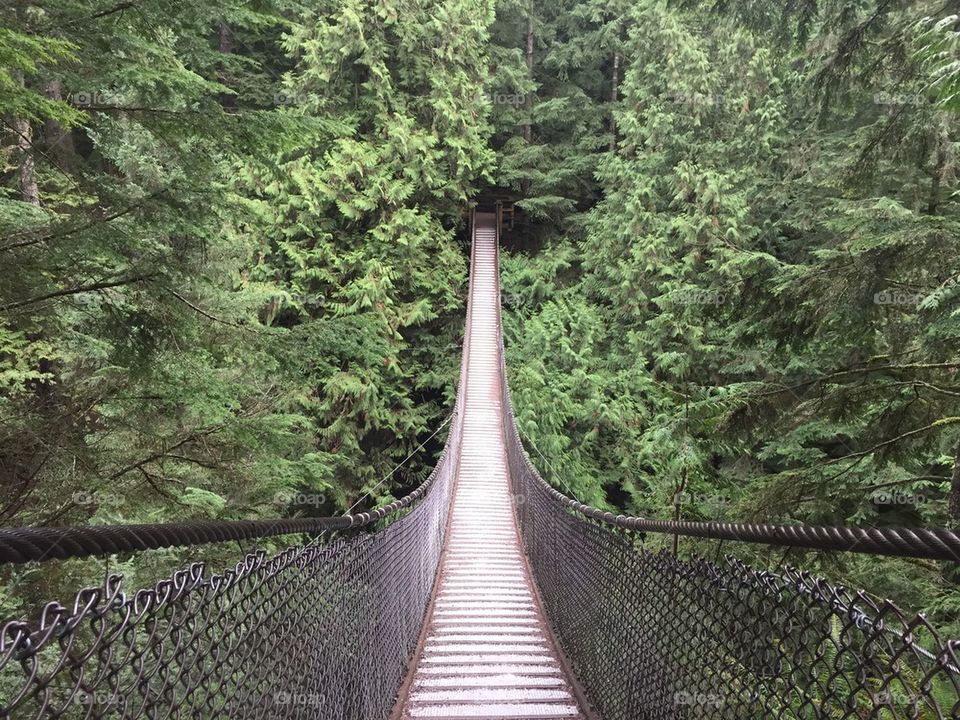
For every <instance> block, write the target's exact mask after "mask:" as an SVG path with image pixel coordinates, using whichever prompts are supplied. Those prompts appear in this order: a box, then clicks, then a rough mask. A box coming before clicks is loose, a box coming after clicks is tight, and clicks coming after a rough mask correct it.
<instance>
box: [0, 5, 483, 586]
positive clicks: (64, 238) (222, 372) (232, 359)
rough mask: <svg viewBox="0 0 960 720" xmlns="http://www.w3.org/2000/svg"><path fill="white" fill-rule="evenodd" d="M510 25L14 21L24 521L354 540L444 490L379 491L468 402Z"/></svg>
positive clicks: (25, 8)
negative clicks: (218, 524)
mask: <svg viewBox="0 0 960 720" xmlns="http://www.w3.org/2000/svg"><path fill="white" fill-rule="evenodd" d="M401 9H402V12H401ZM491 21H492V8H490V7H488V6H485V5H483V4H477V3H464V2H459V1H457V2H450V3H446V4H444V5H442V6H440V7H438V6H437V5H436V4H434V3H426V2H422V3H419V4H416V3H415V4H414V5H413V6H411V5H410V4H406V5H404V6H403V8H401V7H399V6H392V5H390V4H389V3H387V4H383V3H381V4H379V5H377V6H375V7H374V6H369V7H368V6H366V5H363V4H357V3H352V4H351V3H348V4H346V5H344V4H341V3H333V2H331V3H325V4H324V3H321V4H317V3H311V4H309V5H308V4H303V3H300V2H297V1H295V0H257V1H256V2H253V3H236V2H233V1H232V0H213V2H206V3H194V4H192V5H184V4H183V3H180V2H174V1H173V0H148V1H147V2H137V3H114V2H110V1H109V0H96V1H95V2H88V1H87V0H84V1H83V2H81V1H79V0H36V1H31V2H27V3H19V2H18V3H14V4H12V5H11V4H8V5H6V6H4V8H3V9H0V27H2V29H0V115H2V117H3V121H4V124H3V130H2V133H0V140H2V145H0V147H2V153H0V157H2V161H3V162H2V165H0V258H2V260H0V268H2V270H0V308H2V313H3V314H2V317H0V412H2V414H3V419H2V420H0V479H2V481H0V518H2V519H3V522H4V524H6V525H27V524H84V523H107V522H150V521H162V520H167V519H178V520H180V519H188V518H250V517H277V516H286V515H296V514H317V515H326V514H335V513H337V512H342V511H343V510H345V509H346V508H348V507H350V506H351V505H353V504H354V503H355V502H356V501H358V500H361V499H363V498H364V495H365V493H367V492H369V493H371V494H372V497H371V498H369V499H367V500H366V502H367V503H368V504H375V503H376V502H378V500H379V499H380V498H382V497H393V496H395V495H396V496H399V495H402V494H403V493H404V492H405V491H407V490H408V489H409V488H410V487H413V486H415V485H416V484H417V483H418V482H420V481H421V480H422V479H423V478H425V477H426V474H427V472H428V470H429V468H430V467H432V465H433V463H434V460H435V451H436V450H437V449H438V446H437V445H431V446H430V447H428V450H427V452H425V453H422V454H420V455H419V456H418V457H417V458H416V459H415V460H414V461H412V462H411V463H408V465H407V466H405V467H404V468H403V469H402V470H401V471H400V472H398V473H396V474H395V475H394V477H393V480H392V482H391V483H387V484H385V485H382V486H379V487H378V486H377V483H378V482H379V480H380V478H382V477H383V476H384V475H386V474H387V473H388V472H389V471H390V470H391V469H392V468H393V466H394V465H395V464H396V463H397V462H399V461H400V460H401V459H402V458H403V457H405V456H406V454H407V453H408V452H410V451H411V450H413V449H414V448H415V447H417V445H418V444H419V442H420V441H421V440H422V439H423V438H424V437H426V436H427V435H429V434H430V433H431V432H432V430H433V429H434V427H435V426H436V425H437V424H439V422H441V421H442V419H443V418H444V417H445V416H446V414H447V413H448V412H449V408H450V406H451V404H452V395H453V388H454V387H455V375H456V369H457V367H458V365H457V355H458V349H459V343H460V337H459V336H460V332H461V331H460V328H461V327H462V325H461V323H460V320H459V317H460V314H461V312H462V307H463V299H464V294H465V286H466V277H467V268H466V260H465V254H464V252H463V248H462V247H461V245H460V244H459V243H458V242H457V239H456V233H457V231H458V230H459V229H460V226H461V224H462V223H461V213H462V209H463V207H464V205H465V203H466V200H467V198H468V197H469V196H470V194H471V193H472V192H473V190H472V187H473V183H475V182H476V181H477V180H479V179H480V178H482V177H483V176H484V175H485V174H486V173H488V171H489V168H490V167H491V165H492V157H493V156H492V152H491V151H490V150H489V149H488V148H487V142H486V138H487V135H488V134H489V128H488V125H487V121H486V119H485V111H484V110H483V108H482V107H481V106H478V104H477V102H476V88H477V87H479V86H481V85H483V83H484V82H485V75H486V72H487V69H486V54H485V53H486V32H487V26H488V25H489V23H490V22H491ZM451 26H457V27H458V28H459V31H458V33H457V34H456V35H454V34H451V33H449V32H447V31H446V29H447V28H448V27H451ZM345 56H346V57H349V58H350V62H347V63H344V57H345ZM437 442H439V439H438V441H437ZM298 498H299V499H298ZM304 499H305V500H306V502H301V500H304ZM234 551H235V548H234ZM171 556H172V557H168V558H167V560H162V559H161V560H159V561H158V563H157V565H156V566H154V565H152V564H151V562H152V561H149V560H146V559H144V560H143V561H142V563H141V564H139V565H138V567H137V570H139V571H142V572H137V571H134V570H132V569H131V568H127V570H128V571H130V572H133V575H134V578H135V580H134V581H136V579H149V578H150V577H151V575H152V573H153V570H156V568H157V567H164V566H165V563H166V562H168V561H176V560H178V559H179V560H182V559H185V558H187V556H189V553H180V554H178V553H173V554H171ZM135 564H136V563H135ZM151 567H152V568H153V570H151ZM72 572H73V571H72V570H71V571H69V572H67V571H65V572H64V573H63V574H62V576H61V575H59V574H58V573H57V572H56V571H54V570H49V571H44V572H42V573H40V574H39V575H30V574H29V573H28V574H27V576H24V577H23V578H20V581H21V583H22V584H23V586H22V587H21V589H20V591H19V593H20V594H19V596H17V600H18V601H19V602H22V603H24V604H27V603H28V601H29V595H30V593H32V592H33V591H34V590H35V591H36V594H37V597H39V596H40V595H41V594H44V593H46V592H50V591H51V589H52V588H54V587H55V586H56V583H57V582H59V581H60V580H63V581H64V582H67V581H68V580H70V578H71V577H73V575H72V574H71V573H72ZM77 572H78V573H81V574H82V571H81V570H77ZM58 578H60V580H58ZM4 579H5V580H6V579H8V578H7V577H6V576H5V577H4ZM15 579H16V578H14V580H15ZM44 599H46V598H44Z"/></svg>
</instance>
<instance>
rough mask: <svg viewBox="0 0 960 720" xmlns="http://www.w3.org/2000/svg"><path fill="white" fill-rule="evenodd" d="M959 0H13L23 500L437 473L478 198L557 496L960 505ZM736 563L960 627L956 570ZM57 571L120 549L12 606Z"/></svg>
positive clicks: (228, 498)
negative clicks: (497, 213)
mask: <svg viewBox="0 0 960 720" xmlns="http://www.w3.org/2000/svg"><path fill="white" fill-rule="evenodd" d="M954 13H960V3H957V2H928V1H926V0H917V1H915V2H903V1H899V2H897V1H892V0H856V1H855V2H838V1H836V0H823V1H821V2H817V1H816V0H743V1H741V2H734V3H730V2H725V1H724V0H712V1H710V2H697V1H695V0H683V1H681V0H676V1H673V2H667V1H665V0H629V1H624V0H605V1H603V2H601V1H600V0H558V1H557V2H552V3H543V2H539V1H538V0H533V1H532V2H527V3H520V2H513V1H512V0H501V2H499V3H492V2H479V1H478V0H472V1H471V0H447V1H445V2H392V1H391V0H377V1H376V2H359V1H358V0H337V1H334V0H310V1H302V0H254V1H252V2H241V1H240V0H208V1H207V2H202V3H186V2H181V1H179V0H129V1H118V0H12V2H7V3H5V4H4V5H3V7H2V8H0V116H2V118H3V127H2V131H0V138H2V161H3V164H2V167H0V188H2V193H0V258H2V260H0V307H2V322H0V359H2V363H0V523H2V524H3V525H4V526H24V525H83V524H103V523H118V522H151V521H160V520H167V519H173V518H177V519H182V518H194V519H199V518H223V519H231V518H232V519H236V518H253V517H276V516H281V515H330V514H336V513H339V512H343V511H345V510H346V509H348V508H350V507H352V506H354V505H355V504H356V503H358V502H359V503H365V504H366V505H367V506H369V505H371V504H376V503H385V502H389V501H390V500H392V499H393V498H395V497H399V496H401V495H403V494H405V493H407V492H409V490H410V489H411V488H413V487H415V486H416V485H417V484H418V483H419V482H421V481H422V480H423V479H424V478H425V477H426V476H427V474H428V472H429V469H430V467H431V466H432V465H433V463H434V462H435V460H436V456H437V451H438V450H439V448H440V447H441V445H442V439H443V434H442V432H441V433H440V434H436V431H437V429H438V428H439V427H440V425H441V424H442V423H443V421H444V419H445V418H446V417H447V416H448V414H449V412H450V408H451V407H452V403H453V394H454V388H455V381H456V373H457V368H458V360H459V358H458V356H459V350H460V343H461V335H462V327H463V326H462V321H461V318H462V313H463V309H464V302H465V297H466V284H467V253H468V249H467V245H468V242H467V237H466V234H465V223H464V218H465V216H466V210H467V208H468V207H469V203H470V202H471V201H472V200H474V199H476V198H478V197H497V198H500V199H503V200H504V201H505V202H508V203H513V204H514V206H515V208H516V212H515V217H514V222H513V223H512V224H511V228H510V229H509V230H505V232H504V253H503V257H502V274H503V280H502V284H503V304H504V314H505V333H506V343H507V359H508V366H509V369H510V376H511V377H510V380H511V386H512V391H513V398H514V403H515V405H516V409H517V415H518V420H519V422H520V426H521V429H522V432H523V433H524V435H525V436H526V440H527V441H528V442H529V444H530V445H529V449H530V453H531V455H532V457H533V458H534V460H535V462H536V463H537V464H538V465H539V467H540V470H541V472H543V473H544V474H545V475H546V476H547V477H548V479H550V480H551V482H553V483H554V484H555V485H556V486H557V487H558V488H560V489H562V490H565V491H568V492H570V493H571V494H573V495H575V496H576V497H578V498H579V499H580V500H582V501H584V502H588V503H591V504H594V505H598V506H601V507H605V508H609V509H617V510H619V511H622V512H627V513H630V514H637V515H645V516H653V517H664V518H683V519H727V520H745V521H753V520H757V521H761V520H762V521H777V522H798V521H799V522H807V523H817V524H855V525H863V526H871V525H908V526H919V525H924V526H949V527H956V526H960V427H958V424H960V404H958V399H960V381H958V380H957V377H956V375H957V371H958V370H960V353H958V347H960V345H958V340H960V324H958V316H960V285H958V281H960V242H958V236H960V214H958V209H960V208H958V196H957V190H958V182H957V172H956V170H957V162H956V155H955V149H954V142H953V137H954V136H955V135H956V134H957V112H958V110H960V57H958V48H960V35H958V32H960V18H958V16H957V15H956V14H954ZM410 455H412V458H410V460H409V461H408V462H406V463H405V464H404V465H403V466H402V467H401V468H400V469H399V470H397V471H396V472H393V470H394V468H395V466H396V465H397V464H398V463H400V462H401V461H403V460H405V459H406V458H407V457H408V456H410ZM391 473H392V474H391ZM650 541H651V543H653V544H656V543H658V542H666V543H669V539H666V540H658V539H656V538H651V539H650ZM680 549H681V551H682V552H708V551H709V552H711V553H712V552H715V551H716V552H720V551H721V549H719V548H716V547H715V546H707V545H705V544H699V543H696V542H694V541H682V542H681V545H680ZM722 551H723V552H737V553H742V554H744V555H745V556H749V557H751V558H752V559H753V560H754V561H755V562H757V563H758V564H760V565H774V564H777V563H782V562H789V563H793V564H797V565H799V566H800V567H804V568H808V569H810V570H813V571H816V572H821V573H823V574H826V575H828V576H830V577H832V578H834V579H838V580H841V581H847V582H850V583H852V584H854V585H857V586H862V587H866V588H868V589H869V590H870V591H871V592H874V593H876V594H878V595H881V596H893V597H896V598H897V599H898V600H900V601H901V602H904V603H906V604H907V605H908V606H910V607H912V608H914V609H917V610H920V609H924V610H926V611H927V612H929V613H930V614H931V615H934V616H935V617H936V618H937V619H938V620H939V621H940V622H941V623H942V624H944V625H945V626H946V627H948V628H949V629H951V630H953V631H960V592H958V590H957V583H958V582H960V576H958V575H957V574H956V570H955V567H953V566H952V565H951V566H947V565H946V564H940V563H933V562H929V563H927V562H921V561H894V560H889V559H884V560H877V559H871V558H851V557H850V556H844V557H839V556H831V555H824V554H816V553H805V554H801V553H800V552H794V553H792V554H787V555H785V554H784V552H783V550H782V549H781V550H777V551H776V553H775V554H770V555H766V554H765V553H766V552H767V551H765V550H757V549H749V548H735V547H726V548H722ZM125 563H126V564H125V571H126V572H127V573H128V574H131V575H132V576H133V579H134V581H135V580H136V577H137V575H136V574H137V572H140V571H142V570H143V568H142V567H140V566H138V565H136V564H135V563H133V562H132V561H125ZM5 572H6V571H5ZM52 572H77V573H83V572H87V571H86V570H82V569H77V570H74V571H66V570H62V569H60V570H56V571H51V570H49V569H45V570H44V572H43V573H41V572H40V571H39V570H38V569H36V568H32V569H27V570H23V571H19V570H18V571H17V572H16V573H13V572H8V573H7V574H6V575H5V576H3V577H2V578H0V579H2V580H3V581H4V582H5V583H6V585H7V588H6V590H5V591H2V594H0V607H7V606H8V605H10V606H16V605H17V604H18V603H19V600H18V596H17V592H20V591H16V590H15V588H16V587H18V586H20V587H22V583H23V581H24V575H23V574H22V573H25V574H26V576H28V577H29V578H30V579H31V580H32V582H34V584H39V585H43V584H44V583H46V582H53V580H52V579H51V578H50V577H48V575H49V574H50V573H52ZM953 634H954V635H957V634H960V632H954V633H953Z"/></svg>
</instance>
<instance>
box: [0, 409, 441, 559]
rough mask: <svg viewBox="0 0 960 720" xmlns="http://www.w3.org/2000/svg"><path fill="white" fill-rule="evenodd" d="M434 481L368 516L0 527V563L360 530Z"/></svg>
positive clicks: (403, 505)
mask: <svg viewBox="0 0 960 720" xmlns="http://www.w3.org/2000/svg"><path fill="white" fill-rule="evenodd" d="M454 412H457V411H456V410H455V411H454ZM453 417H454V415H453V414H451V415H450V416H449V417H448V418H447V419H446V420H445V421H444V422H443V423H442V424H441V425H440V427H438V428H437V430H436V431H435V432H434V435H436V434H437V432H439V431H440V430H441V429H442V428H443V427H444V426H446V425H447V424H448V423H449V422H450V420H451V419H452V418H453ZM431 437H432V436H431ZM445 452H446V447H444V450H443V453H445ZM442 459H443V454H441V458H440V460H439V461H438V463H437V465H438V466H439V465H440V462H442ZM435 478H436V473H435V472H433V473H431V474H430V476H429V477H428V478H427V479H426V480H425V481H424V482H423V483H422V484H421V485H419V486H418V487H417V488H416V489H415V490H413V491H412V492H411V493H409V494H408V495H406V496H404V497H403V498H401V499H400V500H395V501H393V502H392V503H390V504H388V505H384V506H382V507H378V508H376V509H374V510H370V511H369V512H363V513H346V514H344V515H336V516H330V517H319V518H278V519H265V520H197V521H185V522H165V523H143V524H130V525H93V526H74V527H24V528H4V529H0V564H2V563H26V562H31V561H35V562H43V561H47V560H67V559H70V558H82V557H90V556H97V555H111V554H114V553H128V552H142V551H144V550H158V549H161V548H172V547H191V546H194V545H203V544H207V543H219V542H228V541H234V540H252V539H258V538H267V537H275V536H277V535H292V534H309V535H317V534H320V533H323V532H334V531H343V530H351V529H356V530H359V529H361V528H368V527H371V526H373V525H375V524H376V523H378V522H380V521H381V520H384V519H387V518H390V517H391V516H393V515H395V514H397V513H399V512H401V511H403V510H406V509H408V508H410V507H411V506H412V505H413V504H414V503H416V502H417V501H418V500H420V499H421V498H423V497H424V495H426V493H427V492H429V490H430V487H431V486H432V485H433V482H434V480H435Z"/></svg>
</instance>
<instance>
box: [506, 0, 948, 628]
mask: <svg viewBox="0 0 960 720" xmlns="http://www.w3.org/2000/svg"><path fill="white" fill-rule="evenodd" d="M574 5H575V6H576V7H577V8H578V9H577V10H576V12H575V13H574V14H575V15H576V16H577V17H578V18H579V17H582V18H584V19H583V20H578V23H577V29H578V31H579V33H582V34H583V35H584V36H588V35H589V33H591V32H594V31H598V30H597V29H596V28H595V26H594V25H593V24H592V23H594V22H596V20H595V18H596V17H597V16H596V14H593V15H591V11H590V10H589V8H590V7H591V4H590V3H589V2H587V1H584V2H579V3H575V4H574ZM800 6H804V8H805V9H804V10H803V11H802V12H801V11H800ZM811 7H812V8H813V9H811ZM939 11H940V10H939V7H938V6H935V5H934V4H933V3H913V4H911V5H910V6H909V7H907V6H904V5H903V4H896V3H880V2H863V3H856V4H854V5H851V4H849V3H846V4H840V3H827V4H823V6H821V7H815V6H812V5H811V4H790V5H787V4H783V5H782V6H781V5H779V4H777V3H769V2H752V3H737V4H715V3H700V2H685V3H672V2H663V1H660V0H637V1H636V2H633V3H631V4H630V7H629V8H628V10H627V12H626V13H625V16H624V17H623V18H622V19H621V21H620V22H621V29H622V32H623V35H622V38H623V39H622V41H621V45H620V47H621V49H622V54H623V66H624V68H625V69H624V71H623V74H622V76H621V77H622V82H621V84H620V88H619V90H620V100H619V101H618V103H616V105H615V108H614V114H615V119H616V128H617V142H616V146H615V148H613V149H612V150H610V149H606V148H602V147H601V148H600V152H599V154H595V156H594V163H595V167H596V175H595V180H596V182H597V187H596V188H590V189H586V190H584V191H583V192H581V193H579V194H577V195H576V198H575V200H574V203H573V204H574V206H576V207H578V208H580V209H584V208H591V209H590V210H589V213H588V214H587V215H586V217H585V219H584V220H583V221H582V223H578V224H577V226H578V227H582V231H581V230H578V229H567V230H566V232H563V231H561V232H556V231H553V232H548V233H547V234H546V239H545V240H543V241H542V246H541V247H540V248H538V252H537V253H535V254H533V255H529V254H518V255H517V256H515V257H513V258H506V259H505V261H504V266H505V269H504V278H503V286H504V294H505V297H506V298H508V299H509V298H511V297H515V296H517V297H521V298H524V302H521V303H517V304H514V305H511V304H510V303H509V302H508V303H507V305H506V307H507V320H506V327H507V329H508V339H509V341H510V342H509V348H508V361H509V366H510V368H511V371H512V377H511V380H512V386H513V391H514V397H515V398H516V404H517V407H518V414H519V416H520V418H521V424H522V425H523V426H524V430H525V431H526V433H527V434H528V435H529V437H530V440H531V441H532V443H533V444H534V445H535V446H536V447H537V448H538V449H539V450H540V451H541V452H542V453H543V455H544V458H543V459H541V462H540V466H541V469H543V470H544V471H547V470H548V468H547V463H549V464H550V465H552V466H553V468H554V470H553V471H551V472H550V473H549V474H550V475H551V479H552V480H553V481H554V482H555V483H556V484H557V486H558V487H561V488H562V487H564V486H568V487H569V488H570V489H571V490H573V491H575V493H576V494H577V495H578V496H579V497H580V498H581V499H582V500H584V501H586V502H594V503H596V504H600V505H602V506H607V507H610V508H611V509H618V510H621V511H627V512H631V513H635V514H641V515H649V516H655V517H675V516H679V517H682V518H685V519H700V520H739V521H751V520H756V521H778V522H793V521H802V522H808V523H822V524H850V523H856V524H860V525H940V526H942V525H949V524H956V523H957V522H958V521H960V516H958V514H957V513H958V512H960V497H958V498H952V494H956V493H957V492H958V491H957V490H956V489H954V490H952V491H951V478H952V476H953V475H954V473H955V467H956V466H957V463H958V462H960V461H958V460H957V450H956V448H957V447H958V445H957V440H958V437H960V436H958V428H957V416H958V415H960V412H958V410H960V407H958V405H957V398H958V397H960V392H958V388H957V387H956V383H955V381H954V380H955V377H954V376H955V374H956V371H957V368H958V367H960V357H958V356H957V351H956V348H957V342H956V341H957V320H956V319H957V317H958V314H960V308H958V306H957V293H958V291H957V266H958V264H960V257H958V255H957V247H958V243H957V238H958V236H960V225H958V224H957V223H958V206H957V205H956V185H957V179H956V173H955V165H956V162H955V157H954V149H953V146H954V142H953V140H954V136H955V134H956V128H957V125H956V118H955V116H954V114H953V113H952V110H953V106H952V102H953V101H952V98H953V91H952V90H951V85H950V83H951V82H952V80H951V73H952V72H953V70H954V69H955V68H953V65H952V64H951V63H952V62H953V53H954V49H955V48H954V38H953V36H952V34H951V33H953V32H954V30H955V27H956V22H955V19H951V18H940V17H930V16H932V15H933V13H935V12H939ZM588 17H589V20H587V19H586V18H588ZM925 17H927V18H928V19H926V20H924V19H923V18H925ZM772 18H780V19H781V24H780V25H779V26H778V25H775V24H773V23H772ZM541 37H542V38H544V39H543V44H544V46H545V47H541V48H540V49H539V51H538V52H539V53H540V55H541V56H544V57H550V56H554V55H565V54H567V53H570V51H571V48H570V46H572V45H574V42H575V41H573V40H571V39H570V38H573V37H578V36H577V35H576V34H574V33H563V34H560V33H558V35H557V37H556V39H554V38H553V37H550V36H549V35H548V34H547V36H546V37H544V35H543V34H541ZM598 44H599V43H595V45H598ZM575 57H576V58H577V62H578V63H580V62H586V60H585V59H584V57H583V56H579V55H577V56H575ZM591 67H594V68H595V67H596V66H591ZM540 72H541V74H549V71H548V70H547V69H546V68H543V69H541V70H540ZM566 76H567V73H566V71H558V72H557V73H556V74H555V75H554V76H553V77H552V80H546V79H542V78H539V77H538V81H539V82H540V84H541V87H546V86H549V84H550V82H557V83H559V82H561V81H563V80H564V79H565V77H566ZM594 98H595V99H594V100H593V107H594V111H599V110H601V109H602V106H603V105H604V104H608V103H604V100H603V98H599V97H598V96H597V95H594ZM540 107H543V108H544V110H543V114H544V115H546V114H551V115H553V117H560V116H561V115H562V113H563V105H562V104H559V103H555V102H553V101H552V100H549V101H548V100H544V102H543V105H542V106H540ZM537 127H539V126H537ZM568 127H569V126H568ZM521 141H522V133H521V132H519V131H516V132H515V137H514V138H512V139H510V140H508V141H507V142H506V143H505V145H504V147H506V148H509V147H512V145H511V143H513V144H516V143H519V142H521ZM548 166H549V164H545V165H544V167H548ZM550 203H551V198H550V193H548V192H545V196H544V197H543V198H541V197H540V191H539V188H538V187H537V186H536V185H535V184H531V185H530V198H529V199H528V200H526V201H525V202H524V205H527V204H529V206H530V207H532V208H540V207H546V206H548V205H549V204H550ZM542 214H545V213H542ZM561 230H562V229H561ZM557 258H563V265H562V266H560V265H558V264H557ZM534 289H535V290H534ZM534 456H535V457H536V456H537V453H536V452H535V453H534ZM954 503H956V504H954ZM653 542H657V540H655V539H654V540H653ZM682 545H683V546H685V547H687V548H688V549H697V550H700V551H708V552H713V550H714V548H711V547H709V546H706V545H704V544H701V543H696V542H695V541H686V542H685V543H682ZM737 552H741V553H742V554H743V555H744V556H746V557H748V558H750V559H752V560H754V561H757V562H760V563H764V564H774V563H779V562H781V561H782V557H781V556H782V551H781V552H780V553H779V554H778V555H775V556H773V557H766V556H763V553H762V551H761V550H758V549H756V548H752V549H751V548H739V549H737ZM791 559H792V560H793V561H794V562H797V563H802V564H803V566H804V567H808V568H810V569H814V570H818V569H819V570H823V571H826V572H828V573H829V574H831V575H832V576H834V577H839V578H842V579H844V580H847V581H849V582H850V583H852V584H855V585H858V586H863V587H869V588H870V589H872V590H874V591H876V592H877V593H878V594H886V595H892V596H894V597H896V598H898V599H900V600H901V601H903V602H905V603H907V604H912V605H913V606H915V607H926V608H928V609H930V610H931V611H932V612H935V613H937V615H938V619H939V620H940V621H941V622H943V623H945V624H951V623H956V620H957V618H958V615H957V613H956V608H955V607H954V605H953V604H951V603H952V601H951V600H947V601H946V602H942V601H936V603H935V604H934V603H933V602H932V601H931V598H934V597H937V598H953V597H955V595H956V590H955V588H954V583H955V582H956V577H955V574H954V573H952V572H951V571H950V570H949V569H948V568H946V567H940V566H938V565H936V564H919V565H909V564H907V563H899V562H897V561H891V560H883V561H877V560H871V559H865V558H850V557H845V558H830V557H822V556H816V555H813V554H806V555H804V556H803V557H796V556H794V557H792V558H791ZM903 578H906V581H905V582H903V581H902V579H903Z"/></svg>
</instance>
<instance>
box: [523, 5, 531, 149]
mask: <svg viewBox="0 0 960 720" xmlns="http://www.w3.org/2000/svg"><path fill="white" fill-rule="evenodd" d="M526 58H527V75H528V76H529V77H530V81H531V82H533V5H531V6H530V13H529V15H527V51H526ZM524 108H525V109H526V111H527V122H526V124H525V125H524V126H523V139H524V140H526V141H527V142H530V141H531V140H532V139H533V124H532V123H533V121H532V119H531V118H530V112H531V110H532V109H533V97H532V93H528V94H527V97H526V98H525V100H524Z"/></svg>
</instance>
